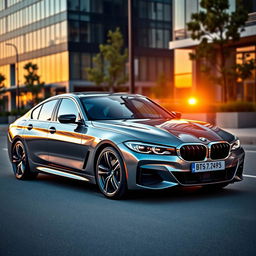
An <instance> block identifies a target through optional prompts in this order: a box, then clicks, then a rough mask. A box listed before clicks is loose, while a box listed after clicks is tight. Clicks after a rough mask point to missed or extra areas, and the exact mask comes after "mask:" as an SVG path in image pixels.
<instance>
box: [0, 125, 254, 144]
mask: <svg viewBox="0 0 256 256" xmlns="http://www.w3.org/2000/svg"><path fill="white" fill-rule="evenodd" d="M7 127H8V125H7V124H0V135H6V132H7ZM224 130H225V131H228V132H231V133H232V134H235V135H236V136H237V137H238V138H239V139H240V141H241V143H242V144H247V145H248V144H249V145H252V144H253V145H256V128H240V129H230V128H228V129H225V128H224Z"/></svg>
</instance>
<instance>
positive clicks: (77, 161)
mask: <svg viewBox="0 0 256 256" xmlns="http://www.w3.org/2000/svg"><path fill="white" fill-rule="evenodd" d="M66 114H75V115H76V116H77V120H78V119H79V118H80V116H79V110H78V108H77V105H76V103H75V102H74V101H73V100H72V99H70V98H63V99H62V100H61V103H60V106H59V109H58V112H57V120H56V121H55V122H52V123H51V125H50V126H49V135H48V147H49V162H50V164H51V165H52V166H53V167H57V168H61V169H66V170H67V171H82V170H83V168H84V164H85V159H86V154H87V150H88V148H87V147H86V146H85V145H82V136H83V134H84V132H85V130H86V129H85V127H83V126H81V125H77V124H63V123H60V122H59V121H58V117H59V116H60V115H66Z"/></svg>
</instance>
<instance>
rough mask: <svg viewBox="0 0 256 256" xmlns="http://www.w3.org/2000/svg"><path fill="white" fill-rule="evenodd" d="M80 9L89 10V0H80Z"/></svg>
mask: <svg viewBox="0 0 256 256" xmlns="http://www.w3.org/2000/svg"><path fill="white" fill-rule="evenodd" d="M80 11H82V12H89V11H90V0H82V1H80Z"/></svg>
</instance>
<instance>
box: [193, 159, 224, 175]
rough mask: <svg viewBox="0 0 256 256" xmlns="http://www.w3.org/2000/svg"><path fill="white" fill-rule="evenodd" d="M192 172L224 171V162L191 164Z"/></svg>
mask: <svg viewBox="0 0 256 256" xmlns="http://www.w3.org/2000/svg"><path fill="white" fill-rule="evenodd" d="M191 170H192V172H209V171H220V170H225V161H216V162H204V163H192V164H191Z"/></svg>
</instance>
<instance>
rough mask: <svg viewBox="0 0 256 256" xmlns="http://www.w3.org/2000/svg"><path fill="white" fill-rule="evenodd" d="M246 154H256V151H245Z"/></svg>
mask: <svg viewBox="0 0 256 256" xmlns="http://www.w3.org/2000/svg"><path fill="white" fill-rule="evenodd" d="M245 153H256V151H255V150H245Z"/></svg>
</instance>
